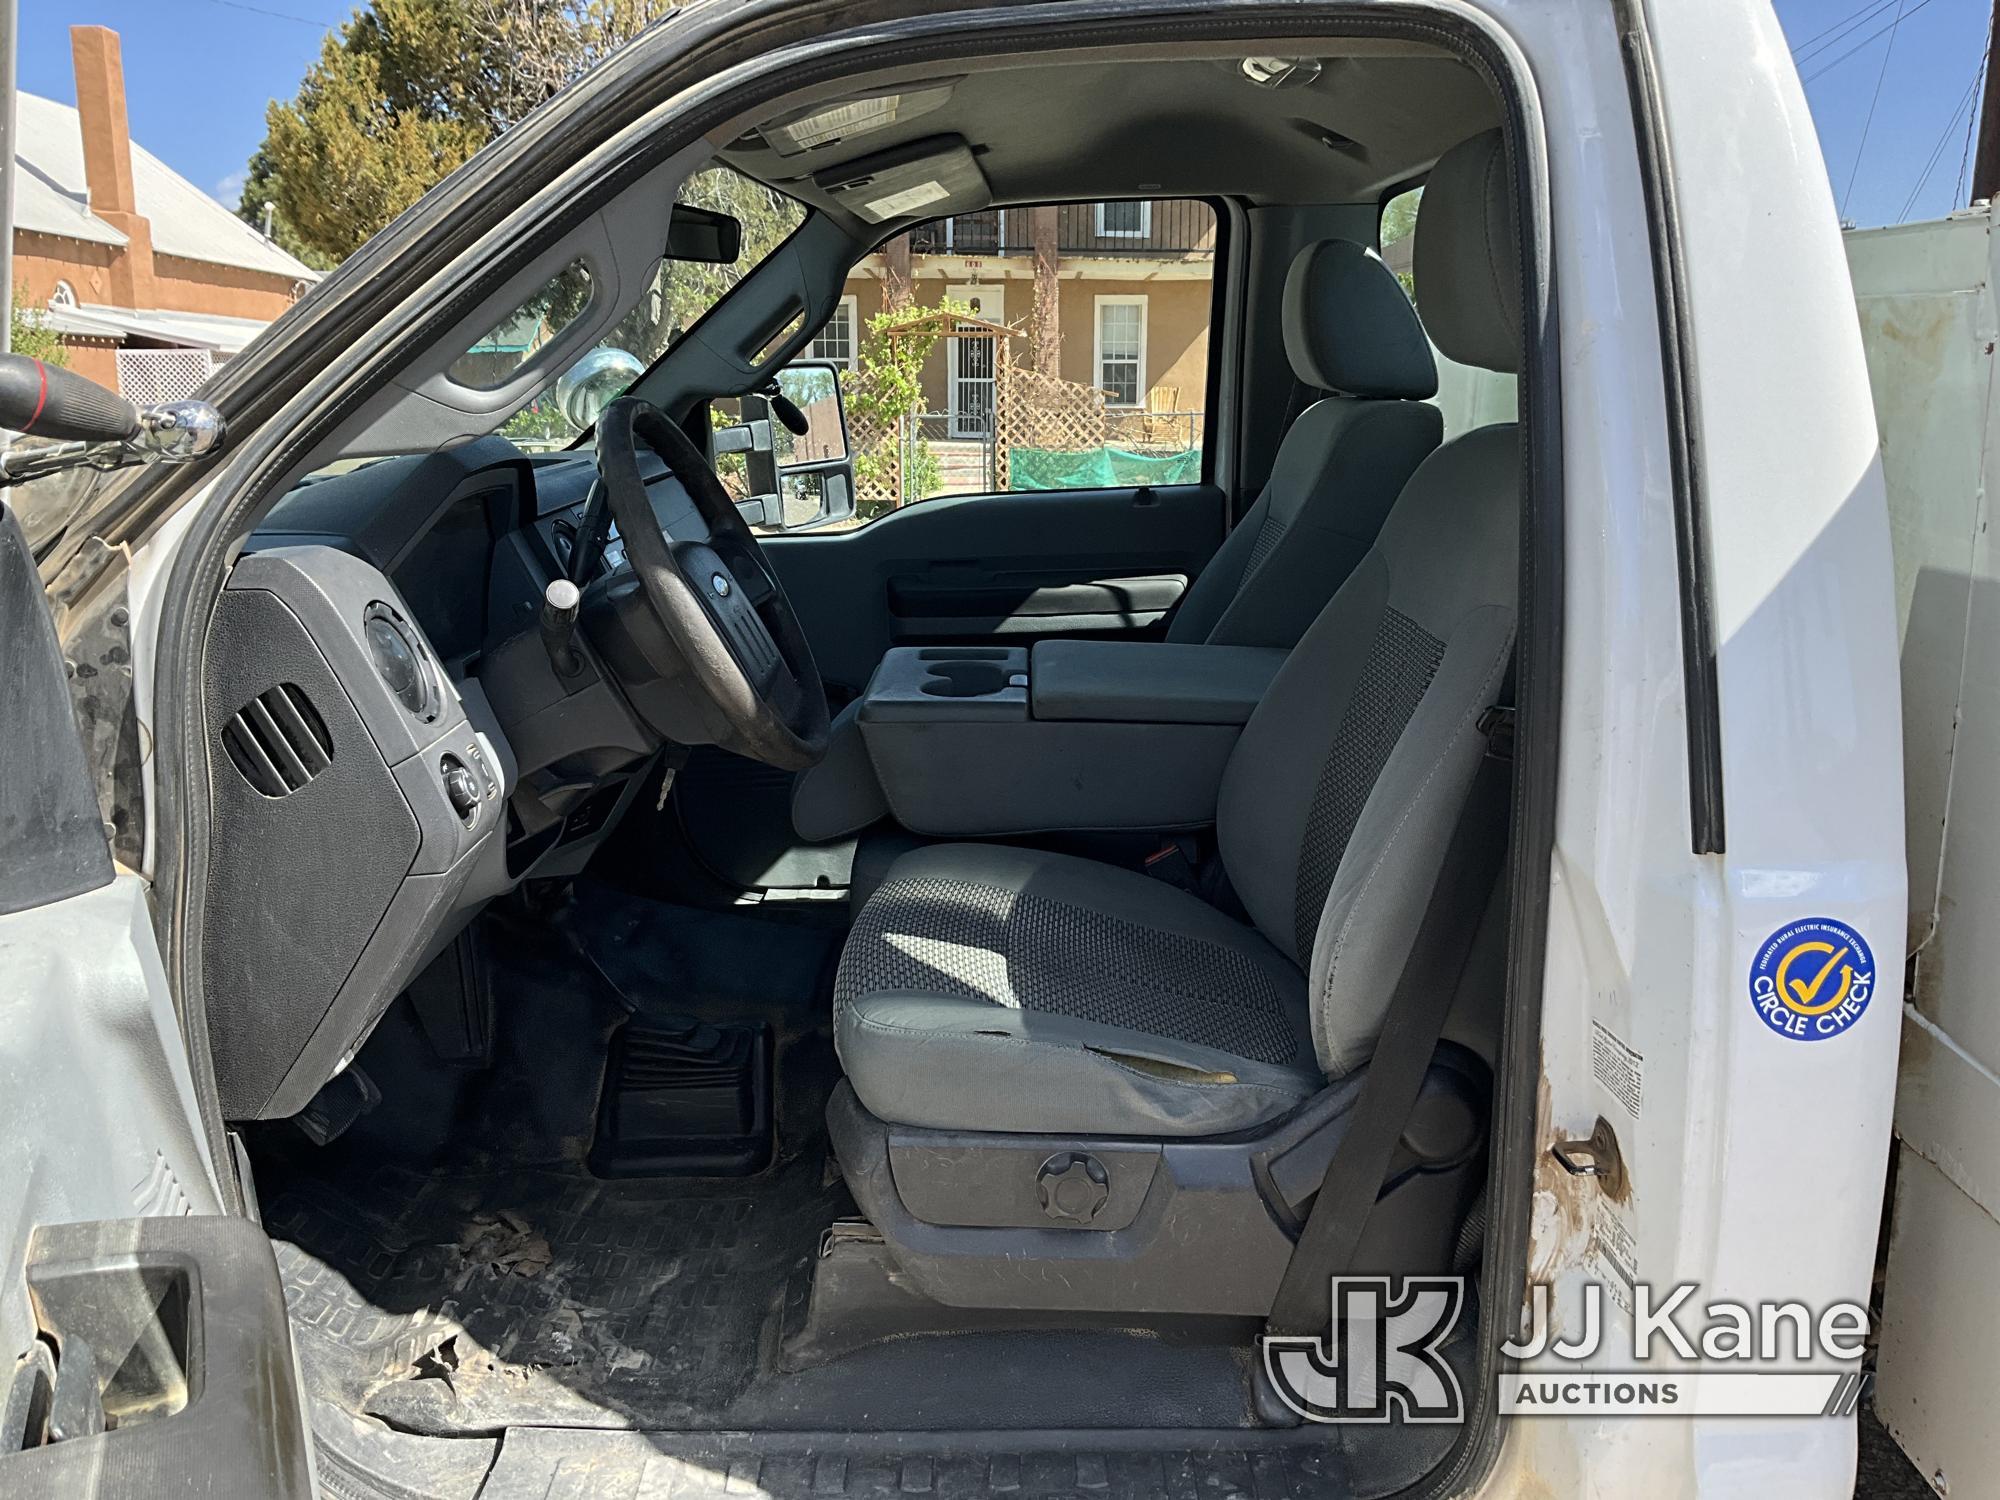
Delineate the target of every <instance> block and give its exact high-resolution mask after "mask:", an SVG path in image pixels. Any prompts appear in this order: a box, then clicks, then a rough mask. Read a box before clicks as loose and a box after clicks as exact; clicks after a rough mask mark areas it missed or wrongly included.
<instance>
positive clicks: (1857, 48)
mask: <svg viewBox="0 0 2000 1500" xmlns="http://www.w3.org/2000/svg"><path fill="white" fill-rule="evenodd" d="M1930 3H1931V0H1917V3H1916V4H1915V5H1912V6H1911V7H1910V8H1909V9H1908V10H1900V9H1899V10H1898V11H1897V12H1896V19H1895V20H1893V21H1891V22H1890V23H1889V24H1888V25H1887V26H1883V27H1879V28H1877V29H1876V30H1874V31H1871V32H1869V33H1868V35H1867V36H1865V37H1863V38H1862V39H1861V40H1860V41H1858V42H1856V43H1855V44H1854V45H1853V46H1852V47H1849V48H1848V49H1847V50H1846V51H1845V52H1843V53H1841V54H1840V56H1838V57H1836V58H1835V59H1834V60H1833V61H1832V62H1830V63H1827V64H1825V65H1824V66H1822V67H1818V68H1814V69H1813V70H1812V72H1810V73H1808V74H1806V76H1805V77H1804V78H1803V79H1801V80H1800V81H1801V82H1802V83H1811V82H1812V81H1813V80H1814V79H1815V78H1819V77H1821V76H1823V75H1824V74H1827V73H1831V72H1832V71H1833V70H1834V69H1835V68H1837V67H1839V66H1840V65H1841V64H1842V63H1844V62H1846V61H1847V60H1848V58H1850V57H1852V56H1854V54H1855V53H1857V52H1864V51H1866V50H1867V49H1868V46H1869V44H1870V43H1871V42H1873V41H1875V40H1876V39H1877V38H1878V37H1883V36H1887V35H1888V34H1889V33H1891V32H1893V31H1894V30H1895V29H1896V28H1897V27H1898V26H1900V25H1902V24H1903V22H1905V21H1907V20H1908V19H1909V18H1910V17H1911V16H1914V15H1915V14H1916V13H1917V12H1918V11H1920V10H1922V9H1923V8H1924V7H1925V6H1926V5H1929V4H1930Z"/></svg>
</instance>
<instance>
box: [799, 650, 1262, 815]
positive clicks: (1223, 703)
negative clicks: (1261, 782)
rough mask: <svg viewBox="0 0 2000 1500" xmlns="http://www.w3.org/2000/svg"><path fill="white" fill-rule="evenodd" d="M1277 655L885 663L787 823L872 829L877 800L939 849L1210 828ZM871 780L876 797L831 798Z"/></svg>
mask: <svg viewBox="0 0 2000 1500" xmlns="http://www.w3.org/2000/svg"><path fill="white" fill-rule="evenodd" d="M1210 653H1214V654H1215V655H1216V657H1217V659H1215V660H1210V659H1209V654H1210ZM1284 655H1285V653H1284V652H1282V651H1266V650H1262V649H1251V650H1244V649H1241V648H1236V647H1222V648H1216V647H1208V646H1190V647H1183V646H1168V645H1160V644H1133V645H1122V644H1120V645H1107V644H1106V643H1101V642H1055V643H1049V642H1043V643H1039V644H1037V645H1036V646H1035V648H1034V650H1033V653H1032V656H1031V655H1030V653H1029V651H1028V650H1026V649H1025V648H1022V647H1007V646H919V647H901V648H898V649H896V650H892V651H890V652H889V653H888V654H887V655H886V656H884V657H883V658H882V664H881V665H880V666H879V667H877V668H876V670H875V675H874V677H873V679H871V680H870V682H869V684H868V691H867V693H866V694H865V695H864V696H863V697H862V699H861V701H860V703H859V704H858V705H856V707H855V709H854V711H853V713H852V715H851V716H850V715H846V714H843V715H842V716H841V720H840V721H837V722H836V725H835V732H834V738H835V742H836V744H835V749H834V750H833V751H832V752H830V753H829V756H828V759H827V762H826V763H825V764H824V765H822V766H820V767H817V768H815V770H813V771H811V772H807V773H806V774H805V775H804V776H802V777H801V778H800V781H799V783H798V785H797V786H796V787H795V789H794V793H793V804H792V805H793V816H794V820H795V822H798V823H799V826H800V828H801V831H806V829H807V825H808V824H811V825H812V831H811V832H807V836H808V837H812V836H813V834H814V833H815V832H817V833H820V835H821V836H824V835H825V832H826V831H828V830H844V829H849V828H851V827H853V826H855V825H854V823H853V822H852V820H851V819H839V818H835V817H832V816H830V815H828V814H827V813H826V812H825V811H824V809H825V808H827V807H834V806H838V807H849V808H858V809H861V810H862V811H863V814H864V815H867V816H874V815H876V814H875V813H868V812H867V808H868V804H869V803H870V801H871V800H873V798H879V800H878V801H875V802H874V807H875V809H876V810H877V812H879V809H880V808H881V807H882V806H883V805H884V804H886V806H887V809H888V811H889V813H890V815H891V816H893V817H894V818H895V820H896V821H897V822H898V823H900V824H901V825H902V826H903V827H904V828H907V829H909V830H910V831H911V832H912V833H920V834H925V835H929V836H932V837H962V836H965V835H987V836H992V835H1006V834H1021V833H1040V832H1051V831H1058V830H1068V831H1081V830H1086V829H1091V830H1098V829H1147V830H1152V829H1159V830H1168V829H1180V828H1196V827H1201V826H1204V825H1206V824H1209V823H1212V822H1214V821H1215V799H1216V790H1217V787H1218V786H1219V785H1220V783H1221V780H1222V768H1223V766H1224V765H1225V764H1227V762H1228V760H1229V753H1230V751H1231V750H1233V749H1234V748H1235V746H1236V737H1237V734H1238V733H1239V732H1240V730H1241V727H1242V725H1243V723H1244V721H1245V720H1246V719H1248V718H1249V716H1250V711H1251V709H1252V708H1253V707H1255V705H1256V703H1257V700H1258V699H1259V698H1261V697H1262V696H1263V688H1264V685H1265V684H1266V683H1267V682H1268V681H1269V680H1270V677H1271V675H1272V674H1273V673H1274V672H1276V671H1277V669H1278V666H1279V664H1280V663H1281V662H1282V661H1283V660H1284ZM1045 673H1047V674H1048V675H1049V676H1050V678H1051V679H1052V680H1050V681H1047V682H1045V681H1044V680H1043V678H1044V674H1045ZM857 739H858V740H859V741H860V745H859V746H855V745H853V744H852V743H851V741H853V740H857ZM856 749H862V750H865V754H855V753H853V752H854V751H855V750H856ZM867 772H872V773H873V782H874V785H873V786H872V787H868V786H863V787H859V788H855V787H847V786H844V785H842V786H839V787H836V786H834V785H833V783H835V782H844V781H846V780H852V779H854V778H856V777H857V776H865V775H866V773H867ZM820 782H827V783H829V784H828V785H827V786H826V787H824V788H821V787H819V786H818V783H820ZM857 791H859V792H861V793H867V794H872V796H871V795H856V793H857ZM815 808H818V809H821V811H820V812H819V813H817V814H815V813H814V812H813V810H814V809H815Z"/></svg>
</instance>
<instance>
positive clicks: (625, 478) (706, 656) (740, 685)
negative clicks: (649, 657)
mask: <svg viewBox="0 0 2000 1500" xmlns="http://www.w3.org/2000/svg"><path fill="white" fill-rule="evenodd" d="M641 443H644V444H645V445H646V446H647V447H648V448H650V449H652V450H653V452H654V453H656V454H658V455H659V456H660V458H661V460H662V461H664V462H665V464H666V466H667V470H668V472H669V473H671V474H672V475H673V477H674V478H675V479H677V480H678V481H680V483H681V485H682V487H683V488H685V489H686V490H687V493H688V497H689V498H690V499H691V500H693V502H694V507H695V509H696V511H698V512H699V513H700V515H701V519H702V521H703V523H704V525H705V526H706V527H707V531H708V535H707V536H704V537H685V538H682V537H674V536H670V535H668V534H667V530H666V528H665V526H664V525H662V524H661V522H660V519H659V516H658V514H657V513H656V512H655V511H654V509H653V505H652V502H651V500H650V499H648V498H647V495H646V482H645V478H644V476H643V475H642V474H641V473H640V472H639V445H640V444H641ZM597 473H598V477H599V478H600V479H601V480H602V481H603V484H604V498H605V503H606V504H607V505H608V506H609V507H610V510H611V515H612V517H613V519H615V520H616V521H617V522H618V534H619V536H620V537H621V538H622V539H623V540H624V543H625V557H626V560H627V561H628V562H629V563H630V564H631V566H632V572H633V574H634V575H635V576H636V577H637V578H638V580H639V583H640V585H641V587H642V588H643V589H644V592H645V598H646V603H647V604H648V605H649V606H650V608H651V611H652V613H653V615H654V616H655V617H657V619H658V620H659V623H660V626H661V628H662V629H664V630H665V631H666V634H667V636H668V638H669V639H670V640H671V641H672V643H673V645H674V647H675V649H676V650H677V651H678V653H679V655H680V657H681V659H682V660H683V661H684V662H686V663H687V667H688V670H689V671H690V672H691V673H692V674H693V676H694V679H695V681H696V682H697V683H698V684H699V685H700V687H701V688H702V690H703V691H704V692H705V693H706V694H707V695H708V697H709V698H710V699H711V700H712V701H713V702H714V705H715V707H716V708H717V709H718V710H719V711H720V712H721V714H722V716H723V718H724V719H726V720H727V721H728V725H729V728H730V730H731V731H732V737H731V738H729V739H725V740H724V741H723V742H722V743H723V744H724V745H725V746H726V747H727V748H729V749H732V750H736V751H738V752H740V753H741V754H744V755H748V756H750V757H751V758H752V759H754V760H761V761H763V762H765V763H766V764H767V765H773V766H777V767H779V768H781V769H783V770H788V771H799V770H804V769H805V768H806V767H807V766H810V765H813V764H816V763H817V762H818V761H819V760H820V758H821V757H822V756H824V755H825V754H826V746H827V737H828V733H829V729H828V716H827V707H826V689H825V688H824V687H823V686H822V685H821V683H820V677H819V668H818V667H817V666H815V665H814V664H813V657H812V651H811V648H809V647H808V646H807V645H806V637H805V632H804V631H802V630H801V629H800V628H799V621H798V616H797V615H795V614H794V613H793V612H792V605H791V601H790V600H788V599H787V598H786V597H785V590H784V588H783V586H782V585H780V584H779V582H778V580H777V577H776V575H774V574H773V573H772V572H771V570H770V568H769V567H768V566H767V565H766V564H765V561H764V553H763V549H762V548H761V547H759V546H758V545H757V539H756V537H754V536H752V535H751V533H750V528H749V527H748V526H746V525H744V524H743V517H742V516H741V515H739V514H738V513H737V510H736V506H735V503H734V502H733V501H731V500H730V498H729V492H728V491H727V490H725V489H723V487H722V481H721V479H719V478H718V477H717V476H716V473H715V470H714V469H713V468H711V467H710V465H709V462H708V459H707V457H706V456H705V455H704V454H703V453H702V451H701V450H700V449H699V448H697V447H696V446H695V445H694V444H693V443H692V442H690V441H689V440H688V437H687V434H685V433H683V432H682V431H681V430H680V428H679V427H677V426H675V425H674V423H673V422H672V420H670V419H669V418H668V416H667V414H666V413H665V412H663V411H661V410H660V409H659V408H658V407H657V406H654V405H653V404H652V403H651V402H649V401H646V400H643V399H642V398H640V397H638V396H622V397H620V398H619V399H618V400H616V401H613V402H612V403H611V404H610V405H609V406H607V407H605V408H604V410H603V411H602V412H600V413H599V414H598V418H597Z"/></svg>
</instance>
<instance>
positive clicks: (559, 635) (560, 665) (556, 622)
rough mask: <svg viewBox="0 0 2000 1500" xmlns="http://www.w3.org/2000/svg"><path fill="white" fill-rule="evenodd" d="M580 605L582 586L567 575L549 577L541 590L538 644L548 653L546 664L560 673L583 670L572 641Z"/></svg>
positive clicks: (566, 675) (571, 674)
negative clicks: (547, 582) (564, 576)
mask: <svg viewBox="0 0 2000 1500" xmlns="http://www.w3.org/2000/svg"><path fill="white" fill-rule="evenodd" d="M582 606H583V592H582V590H580V589H579V588H577V586H576V585H575V584H574V583H573V582H571V581H570V580H569V579H567V578H557V579H553V580H552V581H551V582H550V583H549V586H548V587H547V588H546V589H544V590H543V591H542V645H543V647H544V648H545V649H546V650H547V651H548V653H549V664H550V665H551V666H553V667H554V668H555V669H556V671H557V672H558V673H559V674H560V675H562V676H564V677H574V676H576V674H577V673H578V672H581V671H582V670H583V659H582V658H581V657H579V656H578V655H577V652H576V644H575V641H574V637H575V635H576V617H577V613H578V611H579V610H580V609H581V608H582Z"/></svg>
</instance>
